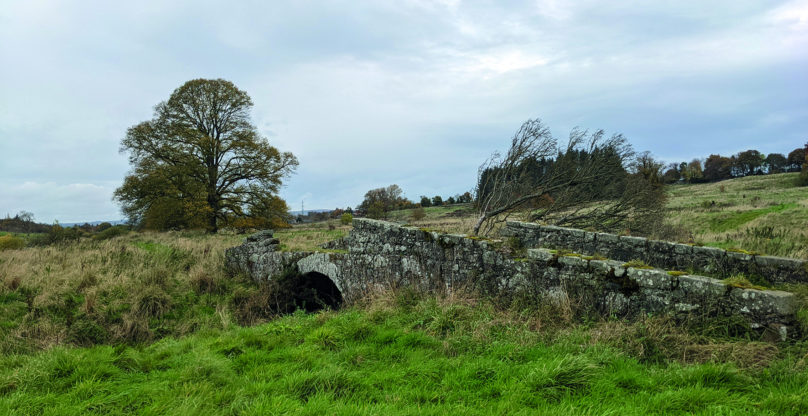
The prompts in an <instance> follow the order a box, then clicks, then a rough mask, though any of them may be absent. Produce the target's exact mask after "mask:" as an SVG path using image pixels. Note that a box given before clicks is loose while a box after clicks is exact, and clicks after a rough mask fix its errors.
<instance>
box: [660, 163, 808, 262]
mask: <svg viewBox="0 0 808 416" xmlns="http://www.w3.org/2000/svg"><path fill="white" fill-rule="evenodd" d="M797 175H798V174H796V173H784V174H778V175H767V176H750V177H746V178H739V179H732V180H728V181H723V182H718V183H710V184H698V185H681V186H672V187H670V188H669V189H670V199H669V201H668V205H667V208H668V214H667V217H668V218H667V220H668V221H669V222H670V223H671V224H673V225H676V226H679V227H681V228H683V229H686V230H690V231H691V232H692V234H693V237H694V239H695V241H697V242H702V243H705V244H708V245H712V246H717V247H722V248H731V247H736V248H742V249H745V250H750V251H758V252H762V253H766V254H772V255H780V256H789V257H797V258H808V226H806V224H808V188H805V187H796V186H795V185H794V182H795V180H796V178H797ZM722 187H723V191H722ZM713 201H715V204H713V203H712V202H713Z"/></svg>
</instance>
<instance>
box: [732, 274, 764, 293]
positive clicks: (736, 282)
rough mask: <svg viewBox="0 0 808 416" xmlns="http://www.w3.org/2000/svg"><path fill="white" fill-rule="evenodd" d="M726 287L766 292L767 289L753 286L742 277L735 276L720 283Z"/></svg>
mask: <svg viewBox="0 0 808 416" xmlns="http://www.w3.org/2000/svg"><path fill="white" fill-rule="evenodd" d="M721 283H724V284H725V285H727V286H732V287H737V288H741V289H756V290H766V289H767V288H766V287H764V286H760V285H756V284H753V283H752V282H750V281H749V279H748V278H747V277H746V276H744V275H735V276H730V277H728V278H726V279H724V280H722V281H721Z"/></svg>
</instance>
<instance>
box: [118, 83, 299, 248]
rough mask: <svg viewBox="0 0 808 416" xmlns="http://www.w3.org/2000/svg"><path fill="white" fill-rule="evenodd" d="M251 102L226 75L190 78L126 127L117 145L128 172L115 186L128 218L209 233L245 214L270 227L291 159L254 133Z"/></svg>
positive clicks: (280, 202)
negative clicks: (145, 117)
mask: <svg viewBox="0 0 808 416" xmlns="http://www.w3.org/2000/svg"><path fill="white" fill-rule="evenodd" d="M252 105H253V102H252V100H251V99H250V97H249V95H247V93H246V92H244V91H242V90H239V89H238V88H237V87H236V86H235V85H234V84H233V83H232V82H230V81H226V80H223V79H215V80H208V79H195V80H191V81H188V82H186V83H185V84H183V85H182V86H181V87H179V88H177V89H176V90H174V92H173V93H172V94H171V97H169V99H168V101H164V102H161V103H159V104H157V106H155V109H154V117H153V118H152V119H151V120H149V121H144V122H142V123H139V124H137V125H134V126H132V127H130V128H129V129H128V130H127V132H126V137H124V139H123V140H122V142H121V152H122V153H128V154H129V162H130V163H131V164H132V171H131V172H130V173H129V175H127V176H126V178H125V179H124V183H123V185H122V186H121V187H120V188H118V189H117V190H116V191H115V199H116V200H117V201H119V202H120V203H121V205H122V209H123V211H124V213H125V214H126V215H127V216H128V217H129V219H130V220H131V221H132V222H134V223H137V224H141V225H144V226H146V227H148V228H157V229H165V228H183V227H206V228H207V229H208V230H209V231H211V232H216V231H217V230H218V228H219V226H220V225H222V224H231V223H233V222H237V221H239V220H241V221H244V220H245V219H249V220H250V221H249V222H250V223H251V224H252V225H254V226H258V227H260V226H272V225H273V223H275V222H277V218H278V217H279V215H280V216H284V215H286V211H287V210H288V209H287V208H286V203H285V202H284V201H283V200H281V199H280V198H279V197H278V196H277V192H278V190H279V188H280V186H281V184H282V180H283V179H284V178H286V177H287V176H289V175H290V174H291V173H292V172H294V170H295V168H296V167H297V165H298V162H297V159H296V158H295V156H294V155H292V154H291V153H289V152H280V151H278V149H276V148H275V147H273V146H271V145H270V144H269V142H268V141H267V139H266V138H264V137H262V136H261V135H260V134H259V133H258V131H257V129H256V127H255V126H254V125H253V124H252V122H251V120H250V109H251V108H252ZM279 211H283V212H279Z"/></svg>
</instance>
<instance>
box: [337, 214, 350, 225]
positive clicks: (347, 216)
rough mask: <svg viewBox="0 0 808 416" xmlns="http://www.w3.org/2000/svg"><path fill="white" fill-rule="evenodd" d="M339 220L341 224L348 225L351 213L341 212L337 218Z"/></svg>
mask: <svg viewBox="0 0 808 416" xmlns="http://www.w3.org/2000/svg"><path fill="white" fill-rule="evenodd" d="M339 222H340V223H342V225H350V224H351V223H352V222H353V215H351V214H350V213H347V212H346V213H344V214H342V216H341V217H340V219H339Z"/></svg>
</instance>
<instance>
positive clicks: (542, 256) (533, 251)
mask: <svg viewBox="0 0 808 416" xmlns="http://www.w3.org/2000/svg"><path fill="white" fill-rule="evenodd" d="M553 257H554V255H553V253H552V252H551V251H550V250H548V249H546V248H529V249H528V250H527V258H529V259H533V260H538V261H542V262H548V261H550V260H552V259H553Z"/></svg>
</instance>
